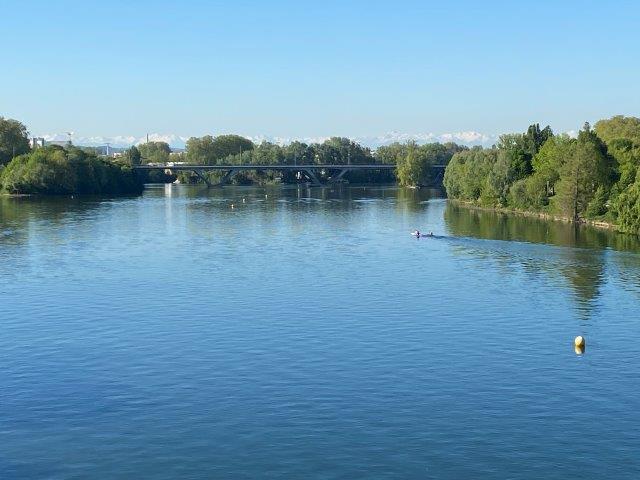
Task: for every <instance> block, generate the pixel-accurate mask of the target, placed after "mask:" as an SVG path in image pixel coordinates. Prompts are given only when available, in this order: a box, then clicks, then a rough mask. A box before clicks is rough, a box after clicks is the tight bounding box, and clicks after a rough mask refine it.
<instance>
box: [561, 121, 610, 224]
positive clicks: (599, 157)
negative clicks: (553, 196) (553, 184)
mask: <svg viewBox="0 0 640 480" xmlns="http://www.w3.org/2000/svg"><path fill="white" fill-rule="evenodd" d="M613 172H614V170H613V165H612V162H611V159H610V157H609V156H608V155H607V151H606V147H605V145H604V144H603V143H602V141H601V140H600V138H598V136H597V135H596V134H595V132H594V131H593V130H591V127H590V126H589V124H588V123H585V126H584V128H583V129H582V130H581V131H580V133H579V134H578V140H577V142H576V144H575V149H574V151H573V154H572V155H570V156H569V157H568V158H567V159H566V162H565V163H564V165H563V166H562V169H561V171H560V181H559V183H558V200H559V203H558V206H559V208H560V210H561V212H562V213H563V214H564V215H566V216H568V217H569V218H572V219H574V220H578V219H579V218H581V217H583V216H584V214H585V213H586V210H587V207H588V205H589V203H590V202H591V201H592V200H593V199H594V197H595V195H596V191H597V190H598V188H599V187H602V188H604V189H605V191H608V189H609V188H610V187H611V184H612V177H613Z"/></svg>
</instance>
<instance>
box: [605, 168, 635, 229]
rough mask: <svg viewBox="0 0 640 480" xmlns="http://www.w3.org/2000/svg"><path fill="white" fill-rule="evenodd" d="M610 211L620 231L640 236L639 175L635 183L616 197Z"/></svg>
mask: <svg viewBox="0 0 640 480" xmlns="http://www.w3.org/2000/svg"><path fill="white" fill-rule="evenodd" d="M612 209H613V211H614V213H615V217H616V222H617V224H618V228H619V229H620V231H622V232H627V233H633V234H635V235H640V173H638V175H637V177H636V179H635V182H634V183H632V184H631V185H630V186H629V187H627V188H626V189H625V190H623V191H622V192H621V193H620V195H618V196H617V198H616V199H615V201H614V203H613V208H612Z"/></svg>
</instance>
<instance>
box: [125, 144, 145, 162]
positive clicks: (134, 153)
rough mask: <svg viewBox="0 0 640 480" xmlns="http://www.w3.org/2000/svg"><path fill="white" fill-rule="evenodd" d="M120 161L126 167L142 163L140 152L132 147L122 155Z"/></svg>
mask: <svg viewBox="0 0 640 480" xmlns="http://www.w3.org/2000/svg"><path fill="white" fill-rule="evenodd" d="M122 161H123V162H124V163H126V164H127V165H140V163H142V154H141V153H140V150H138V148H137V147H136V146H135V145H133V146H132V147H131V148H129V149H127V150H125V151H124V152H123V153H122Z"/></svg>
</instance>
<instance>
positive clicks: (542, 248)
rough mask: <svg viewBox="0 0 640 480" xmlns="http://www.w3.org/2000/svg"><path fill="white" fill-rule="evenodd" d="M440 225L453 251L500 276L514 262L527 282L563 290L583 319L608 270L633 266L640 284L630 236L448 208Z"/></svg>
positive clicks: (638, 248) (639, 247)
mask: <svg viewBox="0 0 640 480" xmlns="http://www.w3.org/2000/svg"><path fill="white" fill-rule="evenodd" d="M444 222H445V225H446V229H447V231H448V233H449V237H447V240H448V241H449V242H451V243H452V245H454V247H455V248H456V250H457V251H458V252H460V253H463V254H466V255H472V256H474V257H484V258H491V259H493V260H495V261H496V262H497V263H498V264H500V265H502V267H503V268H504V269H505V272H506V271H508V270H509V269H510V268H511V269H512V268H513V265H514V263H515V264H516V265H518V266H519V267H520V268H521V270H522V271H523V272H524V273H525V274H527V275H530V276H531V277H532V278H533V277H536V278H538V277H544V278H547V279H552V280H554V279H557V280H560V281H561V282H562V283H563V284H565V285H568V286H569V287H570V288H571V291H572V292H573V295H574V298H575V300H576V304H577V307H578V310H579V312H580V314H581V316H582V317H583V318H586V317H588V316H590V315H591V314H592V313H593V310H594V308H595V306H596V305H597V302H598V299H599V297H600V295H601V291H602V288H603V285H604V284H605V283H606V281H607V272H608V270H609V269H611V268H616V266H617V265H619V264H620V263H622V264H623V265H621V266H620V267H619V268H618V269H619V270H621V271H625V272H628V271H629V264H633V267H635V268H634V271H635V272H636V273H637V275H633V276H634V277H635V278H634V280H635V282H636V284H638V283H640V281H639V280H638V279H640V262H639V260H638V255H637V252H640V242H639V241H638V239H637V238H636V237H633V236H630V235H623V234H618V233H615V232H612V231H609V230H602V229H597V228H595V227H590V226H585V225H578V226H576V225H572V224H569V223H564V222H556V221H549V220H544V219H539V218H535V217H526V216H520V215H510V214H505V213H500V212H493V211H485V210H478V209H471V208H466V207H464V206H459V205H455V204H451V203H449V204H447V206H446V207H445V209H444Z"/></svg>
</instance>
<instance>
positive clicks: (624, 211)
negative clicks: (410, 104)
mask: <svg viewBox="0 0 640 480" xmlns="http://www.w3.org/2000/svg"><path fill="white" fill-rule="evenodd" d="M639 164H640V119H637V118H633V117H621V116H618V117H613V118H611V119H608V120H601V121H599V122H597V123H596V125H595V127H594V128H593V129H592V128H591V127H590V125H589V124H585V126H584V128H583V129H582V130H581V131H580V132H579V133H578V135H577V138H570V137H569V136H567V135H553V132H552V131H551V129H550V128H549V127H546V128H544V129H542V130H541V129H540V128H539V126H538V125H532V126H531V127H529V129H528V130H527V132H526V133H523V134H509V135H503V136H501V137H500V140H499V142H498V143H497V144H496V145H495V146H493V147H492V148H489V149H482V148H474V149H472V150H468V151H462V152H458V153H456V154H455V155H454V156H453V158H452V159H451V162H450V163H449V165H448V167H447V169H446V172H445V178H444V185H445V188H446V190H447V194H448V195H449V197H450V198H456V199H461V200H465V201H469V202H473V203H476V204H479V205H483V206H487V207H501V208H511V209H516V210H522V211H535V212H545V213H549V214H553V215H560V216H563V217H565V218H568V219H571V220H574V221H579V220H585V219H588V220H603V221H607V222H612V223H616V224H617V225H618V227H619V229H620V230H622V231H625V232H632V233H636V234H640V205H639V203H638V202H639V200H640V175H639V174H638V165H639Z"/></svg>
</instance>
